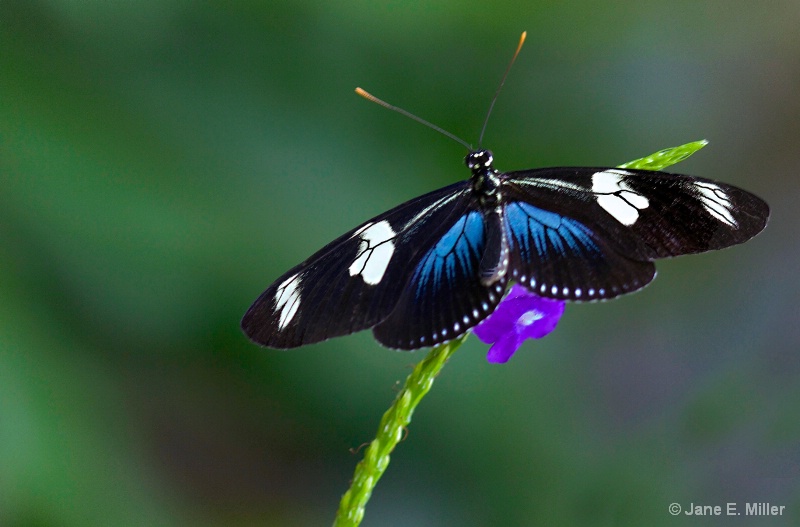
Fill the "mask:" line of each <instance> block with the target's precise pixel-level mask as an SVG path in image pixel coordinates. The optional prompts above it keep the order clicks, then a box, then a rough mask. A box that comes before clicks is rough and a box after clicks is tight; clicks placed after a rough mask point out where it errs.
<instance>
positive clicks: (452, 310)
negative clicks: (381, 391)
mask: <svg viewBox="0 0 800 527" xmlns="http://www.w3.org/2000/svg"><path fill="white" fill-rule="evenodd" d="M466 164H467V166H468V167H469V169H470V170H471V171H472V176H471V177H470V178H469V179H468V180H466V181H462V182H459V183H455V184H453V185H450V186H447V187H445V188H442V189H440V190H436V191H433V192H431V193H428V194H425V195H424V196H420V197H418V198H416V199H412V200H411V201H407V202H406V203H403V204H402V205H400V206H398V207H396V208H394V209H392V210H390V211H388V212H385V213H383V214H381V215H380V216H377V217H375V218H373V219H371V220H369V221H367V222H365V223H363V224H361V225H360V226H358V227H356V228H355V229H353V230H351V231H350V232H348V233H346V234H344V235H342V236H340V237H339V238H338V239H336V240H334V241H333V242H331V243H329V244H328V245H326V246H325V247H323V248H322V249H321V250H319V251H318V252H317V253H315V254H314V255H313V256H311V257H310V258H309V259H308V260H306V261H305V262H303V263H301V264H300V265H298V266H297V267H294V268H293V269H291V270H290V271H288V272H287V273H286V274H284V275H283V276H281V277H280V278H278V279H277V280H276V281H275V283H274V284H272V285H271V286H270V287H269V288H268V289H267V290H266V291H264V293H263V294H262V295H261V296H260V297H259V298H258V300H256V301H255V303H254V304H253V305H252V306H251V307H250V309H249V310H248V311H247V313H246V314H245V316H244V319H243V320H242V328H243V330H244V332H245V333H246V334H247V336H248V337H249V338H250V339H252V340H253V341H254V342H256V343H258V344H261V345H264V346H269V347H272V348H294V347H297V346H302V345H303V344H310V343H313V342H319V341H322V340H325V339H328V338H331V337H336V336H340V335H347V334H350V333H354V332H356V331H360V330H363V329H368V328H372V331H373V333H374V335H375V338H376V339H377V340H378V341H379V342H380V343H381V344H384V345H386V346H388V347H391V348H399V349H415V348H420V347H427V346H433V345H436V344H439V343H442V342H445V341H448V340H452V339H454V338H456V337H458V336H459V335H462V334H464V333H465V332H466V331H467V330H469V329H470V328H472V327H473V326H475V325H477V324H478V323H479V322H480V321H482V320H483V319H484V318H486V317H487V316H488V315H489V314H490V313H491V312H492V311H493V310H494V308H495V306H497V304H498V303H499V302H500V300H501V299H502V297H503V294H504V292H505V290H506V288H507V286H508V284H509V282H518V283H521V284H523V285H525V286H527V287H528V289H530V290H531V291H533V292H534V293H536V294H537V295H539V296H542V297H547V298H554V299H559V300H573V301H592V300H603V299H608V298H613V297H616V296H619V295H622V294H625V293H630V292H632V291H636V290H637V289H640V288H642V287H644V286H645V285H647V284H648V283H649V282H650V281H651V280H652V279H653V278H654V277H655V273H656V270H655V266H654V264H653V260H655V259H657V258H666V257H670V256H678V255H682V254H693V253H699V252H703V251H709V250H713V249H722V248H724V247H729V246H731V245H736V244H739V243H743V242H745V241H747V240H749V239H750V238H752V237H753V236H755V235H756V234H758V233H759V232H761V230H762V229H764V227H765V226H766V223H767V219H768V217H769V207H768V206H767V204H766V203H765V202H764V201H762V200H761V199H759V198H758V197H756V196H754V195H753V194H750V193H749V192H746V191H744V190H742V189H740V188H737V187H734V186H732V185H727V184H725V183H719V182H715V181H711V180H708V179H703V178H697V177H691V176H684V175H679V174H668V173H664V172H653V171H647V170H632V169H619V168H587V167H578V168H564V167H559V168H542V169H534V170H523V171H519V172H506V173H502V172H499V171H498V170H496V169H495V168H494V167H493V165H492V154H491V152H489V151H488V150H476V151H472V152H470V153H469V155H467V157H466Z"/></svg>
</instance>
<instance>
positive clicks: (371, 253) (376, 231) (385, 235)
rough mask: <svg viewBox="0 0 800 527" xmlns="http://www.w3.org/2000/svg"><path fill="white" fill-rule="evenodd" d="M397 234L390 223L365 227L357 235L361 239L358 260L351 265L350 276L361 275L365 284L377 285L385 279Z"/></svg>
mask: <svg viewBox="0 0 800 527" xmlns="http://www.w3.org/2000/svg"><path fill="white" fill-rule="evenodd" d="M395 234H396V233H395V232H394V230H393V229H392V226H391V225H389V222H388V221H385V220H384V221H379V222H378V223H374V224H369V225H365V226H364V227H362V228H361V229H359V230H358V232H357V233H356V235H358V236H360V237H361V244H360V245H359V247H358V253H359V254H358V258H356V259H355V260H354V261H353V263H352V264H350V267H349V269H348V270H349V271H350V276H356V275H360V276H361V278H362V279H363V280H364V283H366V284H369V285H376V284H378V283H380V281H381V280H382V279H383V275H384V273H386V268H387V267H389V262H390V261H391V260H392V255H393V254H394V243H393V242H392V241H391V240H392V239H393V238H394V236H395Z"/></svg>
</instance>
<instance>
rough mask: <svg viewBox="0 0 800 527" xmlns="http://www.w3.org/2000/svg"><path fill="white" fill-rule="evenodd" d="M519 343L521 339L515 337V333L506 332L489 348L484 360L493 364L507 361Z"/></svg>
mask: <svg viewBox="0 0 800 527" xmlns="http://www.w3.org/2000/svg"><path fill="white" fill-rule="evenodd" d="M520 344H522V340H521V339H520V338H518V337H517V334H516V333H506V334H505V335H503V336H502V337H500V339H499V340H498V341H497V342H495V343H494V344H492V346H491V347H490V348H489V352H488V353H487V354H486V360H488V361H489V362H491V363H494V364H503V363H505V362H508V359H510V358H511V356H512V355H513V354H514V352H516V351H517V349H518V348H519V346H520Z"/></svg>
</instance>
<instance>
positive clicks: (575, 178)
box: [501, 167, 769, 301]
mask: <svg viewBox="0 0 800 527" xmlns="http://www.w3.org/2000/svg"><path fill="white" fill-rule="evenodd" d="M501 179H502V180H503V184H502V189H503V197H504V200H505V201H506V205H505V224H506V229H507V231H508V232H509V239H510V244H509V245H510V249H511V269H512V277H511V278H512V279H513V280H517V281H520V282H522V283H524V284H525V285H527V286H528V287H529V288H530V289H531V290H532V291H534V292H535V293H537V294H539V295H541V296H545V297H549V298H556V299H563V300H577V301H580V300H599V299H606V298H613V297H615V296H619V295H621V294H625V293H629V292H632V291H636V290H637V289H640V288H642V287H644V286H645V285H647V283H649V282H650V281H651V280H652V279H653V278H654V277H655V266H654V265H653V263H652V261H653V260H655V259H657V258H665V257H671V256H679V255H683V254H693V253H699V252H704V251H709V250H714V249H722V248H725V247H729V246H731V245H735V244H739V243H743V242H745V241H747V240H749V239H750V238H752V237H753V236H755V235H756V234H758V233H759V232H761V230H763V229H764V227H765V225H766V222H767V219H768V217H769V207H768V206H767V204H766V203H765V202H764V201H763V200H761V199H760V198H758V197H756V196H754V195H753V194H750V193H749V192H746V191H744V190H742V189H740V188H737V187H735V186H733V185H728V184H725V183H720V182H716V181H711V180H708V179H703V178H697V177H691V176H684V175H680V174H669V173H665V172H653V171H647V170H632V169H616V168H591V167H578V168H547V169H537V170H526V171H521V172H509V173H506V174H502V175H501Z"/></svg>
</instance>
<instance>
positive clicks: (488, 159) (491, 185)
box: [464, 150, 500, 210]
mask: <svg viewBox="0 0 800 527" xmlns="http://www.w3.org/2000/svg"><path fill="white" fill-rule="evenodd" d="M492 161H493V158H492V153H491V152H490V151H489V150H475V151H473V152H470V153H469V154H468V155H467V157H466V158H464V163H465V164H466V165H467V167H469V169H470V170H471V171H472V177H470V183H471V184H472V191H473V192H474V193H475V196H476V197H477V198H478V201H479V202H480V204H481V206H482V207H483V208H484V209H485V210H493V209H495V208H496V207H497V205H498V204H499V203H500V193H499V189H500V172H499V171H498V170H497V169H495V168H494V166H492Z"/></svg>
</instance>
